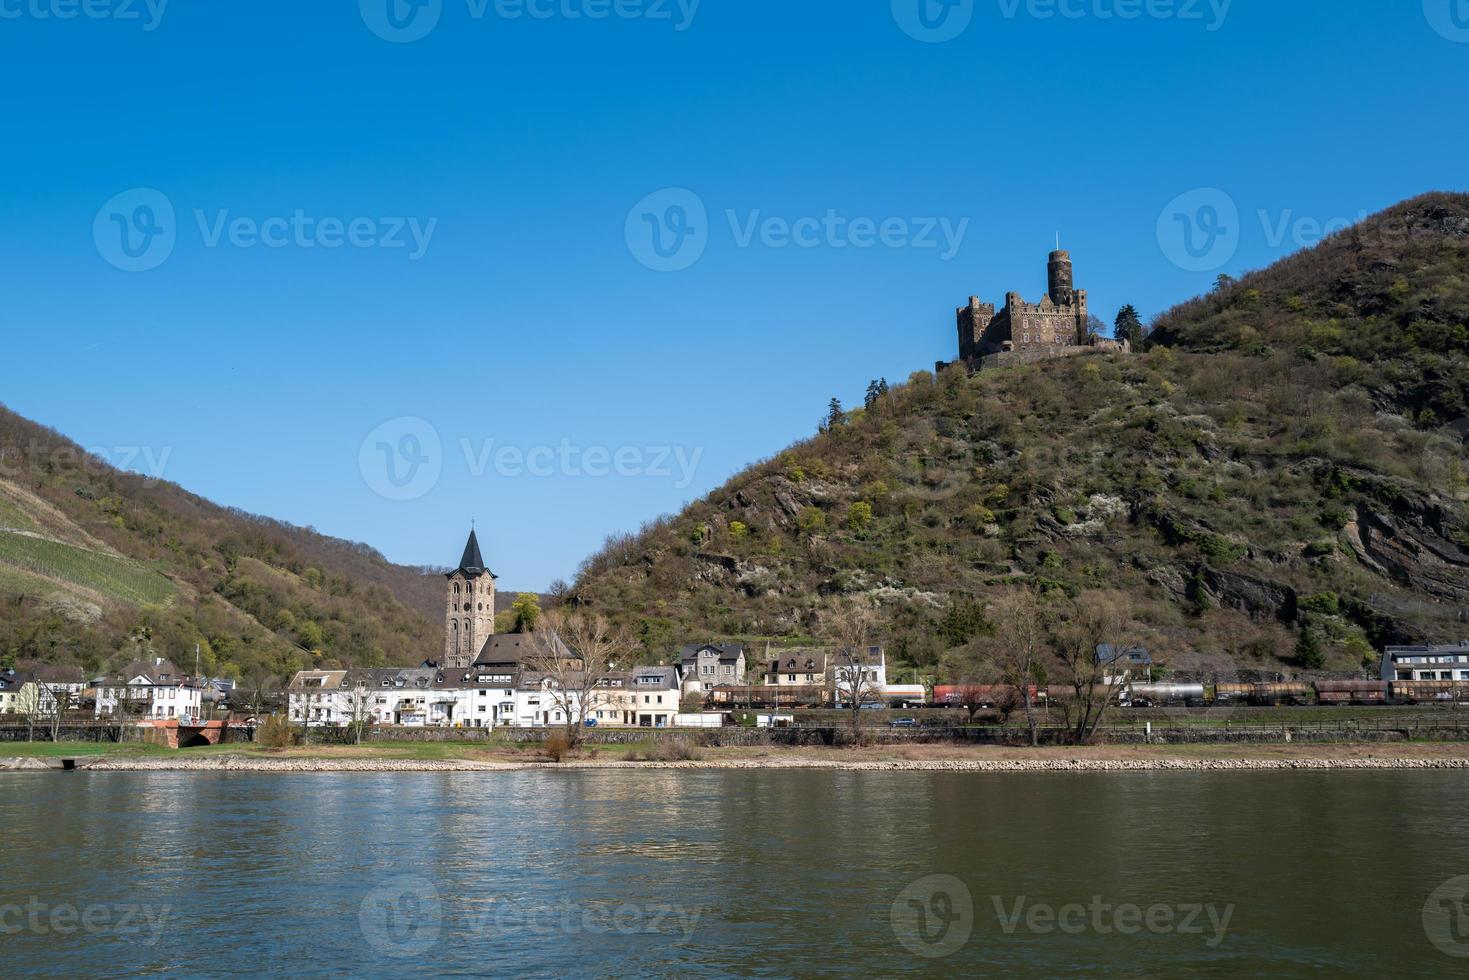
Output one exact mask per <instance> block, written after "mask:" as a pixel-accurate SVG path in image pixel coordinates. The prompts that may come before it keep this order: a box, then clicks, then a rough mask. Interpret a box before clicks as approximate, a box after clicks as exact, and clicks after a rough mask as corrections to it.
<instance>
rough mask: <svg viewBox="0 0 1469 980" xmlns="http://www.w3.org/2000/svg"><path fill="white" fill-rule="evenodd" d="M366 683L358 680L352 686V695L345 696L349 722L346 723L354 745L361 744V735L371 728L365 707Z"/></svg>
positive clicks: (370, 715) (360, 679)
mask: <svg viewBox="0 0 1469 980" xmlns="http://www.w3.org/2000/svg"><path fill="white" fill-rule="evenodd" d="M367 692H368V687H367V681H366V680H364V679H362V678H358V679H357V681H356V683H355V684H354V685H353V686H352V693H351V694H349V695H348V696H347V698H348V701H347V707H348V708H349V709H350V710H349V712H348V715H349V717H350V718H351V721H349V722H348V723H347V727H348V729H349V730H350V731H351V732H352V742H353V743H354V744H356V745H361V744H362V733H363V732H365V731H366V730H367V729H368V728H370V727H372V714H371V713H370V712H369V710H368V707H367Z"/></svg>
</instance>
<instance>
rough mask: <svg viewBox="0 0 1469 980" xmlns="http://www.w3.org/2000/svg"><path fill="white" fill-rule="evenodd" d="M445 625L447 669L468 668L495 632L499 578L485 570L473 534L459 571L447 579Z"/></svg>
mask: <svg viewBox="0 0 1469 980" xmlns="http://www.w3.org/2000/svg"><path fill="white" fill-rule="evenodd" d="M445 577H446V578H447V579H448V584H447V586H446V589H445V592H446V595H447V599H446V605H447V607H448V611H447V614H446V616H445V623H444V659H443V665H444V666H445V667H468V666H469V665H470V664H472V663H474V659H475V657H477V656H479V651H480V647H482V646H484V644H485V640H487V639H488V638H489V637H491V636H492V635H494V632H495V574H494V573H493V572H491V571H490V570H489V569H488V568H486V567H485V560H484V558H483V557H482V556H481V555H480V551H479V539H478V538H477V537H475V533H474V531H473V530H470V532H469V541H468V542H466V543H465V545H464V555H463V557H461V558H460V559H459V567H458V568H456V569H454V571H452V572H450V573H449V574H448V575H447V576H445Z"/></svg>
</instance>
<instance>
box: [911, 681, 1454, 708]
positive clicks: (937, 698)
mask: <svg viewBox="0 0 1469 980" xmlns="http://www.w3.org/2000/svg"><path fill="white" fill-rule="evenodd" d="M1109 693H1110V695H1111V696H1112V697H1113V698H1114V699H1115V700H1116V701H1117V703H1118V704H1119V705H1122V706H1124V707H1128V706H1131V707H1138V708H1146V707H1160V706H1176V705H1185V706H1188V707H1208V706H1210V705H1227V704H1250V705H1260V706H1266V707H1273V706H1278V705H1333V704H1353V705H1372V704H1435V703H1449V702H1460V701H1469V681H1362V680H1352V681H1297V682H1291V683H1274V684H1270V683H1261V684H1225V683H1219V684H1202V683H1188V682H1184V683H1157V684H1155V683H1137V684H1132V683H1129V684H1124V685H1122V686H1121V687H1118V688H1115V689H1112V690H1111V691H1110V692H1109ZM1030 694H1031V698H1032V700H1033V701H1034V702H1035V703H1037V704H1044V703H1046V702H1048V701H1059V700H1069V699H1071V698H1074V697H1075V692H1074V691H1072V689H1071V688H1069V687H1056V686H1054V685H1053V686H1050V687H1035V686H1032V687H1031V689H1030ZM1018 695H1019V692H1018V691H1017V690H1016V689H1015V688H1014V687H1012V686H1010V685H1006V684H939V685H937V686H935V687H934V689H933V702H932V703H933V705H934V706H935V707H940V708H957V707H975V708H993V707H995V706H996V704H997V703H1000V702H1003V701H1005V700H1011V701H1013V700H1016V699H1017V698H1018Z"/></svg>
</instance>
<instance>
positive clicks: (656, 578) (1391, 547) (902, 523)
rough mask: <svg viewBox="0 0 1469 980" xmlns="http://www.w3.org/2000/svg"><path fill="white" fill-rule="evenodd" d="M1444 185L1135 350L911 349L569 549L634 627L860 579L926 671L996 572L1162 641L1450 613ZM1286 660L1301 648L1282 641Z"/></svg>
mask: <svg viewBox="0 0 1469 980" xmlns="http://www.w3.org/2000/svg"><path fill="white" fill-rule="evenodd" d="M1466 325H1469V197H1466V196H1464V195H1447V194H1438V195H1429V196H1426V197H1423V198H1420V199H1417V200H1414V201H1409V202H1406V203H1405V204H1402V205H1400V206H1398V207H1396V208H1393V209H1391V210H1390V211H1387V212H1384V213H1383V214H1380V215H1378V216H1376V217H1375V218H1373V219H1371V220H1369V221H1367V222H1366V223H1364V224H1363V225H1361V226H1359V227H1357V228H1353V229H1350V230H1348V231H1346V232H1344V233H1342V234H1340V235H1337V236H1335V237H1333V238H1332V239H1330V240H1328V241H1326V242H1324V243H1322V244H1321V245H1320V246H1319V247H1317V248H1315V249H1313V250H1310V251H1308V252H1305V253H1302V254H1300V255H1296V256H1293V257H1291V258H1289V259H1287V260H1285V261H1283V262H1281V263H1279V264H1277V265H1275V266H1272V267H1271V268H1269V269H1265V270H1263V271H1260V272H1257V273H1254V274H1252V275H1250V276H1246V277H1244V278H1243V279H1241V280H1240V281H1239V282H1237V283H1231V282H1228V281H1225V282H1222V283H1221V287H1220V289H1219V290H1218V291H1216V292H1215V293H1213V294H1211V295H1209V296H1206V297H1202V298H1200V299H1197V300H1194V301H1192V302H1190V303H1187V304H1184V305H1183V306H1180V307H1178V308H1177V309H1175V310H1172V311H1170V312H1168V313H1167V314H1165V315H1163V316H1162V317H1161V318H1159V320H1158V322H1157V324H1156V330H1155V332H1154V334H1153V337H1152V340H1151V343H1150V344H1149V345H1148V349H1147V350H1146V352H1144V353H1139V354H1135V355H1132V356H1124V355H1112V356H1103V355H1092V356H1087V357H1079V358H1069V359H1062V360H1056V361H1051V362H1046V363H1041V364H1036V365H1029V366H1019V367H1014V368H1005V369H998V370H994V371H988V372H984V373H982V374H978V375H972V376H971V375H969V374H968V373H966V372H965V371H964V370H962V369H952V368H951V369H949V370H947V371H945V372H944V373H942V374H941V375H939V376H937V377H935V376H933V375H930V374H928V373H927V372H918V373H916V374H914V375H913V376H912V377H911V378H910V379H909V382H908V383H907V384H906V385H902V386H897V387H894V388H893V389H892V390H891V391H890V392H889V393H888V394H886V395H884V396H882V397H880V398H879V399H878V400H877V401H876V402H875V403H874V404H872V405H871V406H870V407H869V408H867V409H865V410H859V411H855V412H852V413H849V415H848V417H847V419H846V422H845V424H842V425H838V426H835V427H833V428H832V429H831V431H829V432H826V433H823V434H821V435H818V436H817V437H815V438H813V439H810V440H808V441H806V442H803V443H800V444H798V445H795V446H792V447H790V448H789V449H788V450H786V451H785V452H783V453H781V454H780V455H779V456H777V457H775V458H773V459H770V460H767V461H765V462H762V463H759V464H757V465H755V466H753V467H751V468H749V469H748V470H746V471H745V472H743V473H741V474H739V475H738V476H736V477H735V478H734V479H732V480H731V481H729V483H727V484H726V485H725V486H723V487H721V488H720V489H718V490H716V491H715V492H713V493H711V494H709V495H708V496H707V497H706V498H704V499H703V500H700V501H698V502H696V503H694V504H692V505H691V506H689V507H688V508H686V509H685V510H684V511H683V512H682V513H680V514H678V515H676V516H673V517H668V518H663V519H660V520H658V521H656V522H653V523H652V524H650V525H648V526H647V527H645V528H644V529H642V531H641V532H639V533H638V534H635V535H619V536H614V537H613V538H611V539H609V541H608V544H607V546H606V547H605V548H604V549H603V550H602V551H601V552H600V553H598V554H596V555H594V556H593V557H592V558H590V559H588V561H587V562H586V563H585V564H584V566H583V568H582V570H581V572H580V575H579V577H578V580H577V582H576V584H575V585H574V587H573V595H574V597H575V599H576V601H579V602H582V603H584V604H587V605H589V606H592V607H595V608H598V609H601V610H605V611H608V612H610V613H611V614H613V615H614V616H616V617H618V618H620V619H622V620H624V621H625V622H627V623H628V624H629V625H631V626H633V627H634V628H636V629H637V630H638V631H639V632H640V634H641V635H642V636H643V637H644V643H645V653H646V654H647V655H648V656H649V657H657V656H659V655H660V654H661V653H663V652H664V651H665V650H666V649H667V648H668V647H669V646H670V645H671V644H672V643H675V642H680V641H688V640H703V639H707V638H709V637H712V636H738V637H746V638H751V639H758V638H769V639H773V640H775V641H777V642H800V641H801V640H803V639H809V638H810V637H812V636H814V635H819V634H821V633H823V632H824V630H825V629H826V624H827V614H828V613H829V611H830V610H831V608H832V606H833V604H834V603H835V602H837V601H839V600H842V599H844V598H848V597H853V596H868V597H871V598H872V599H874V600H876V602H877V604H878V607H879V609H880V611H881V616H882V620H883V632H884V635H885V637H886V638H887V639H888V641H889V643H890V645H891V649H892V650H893V651H895V652H896V653H897V654H898V656H899V658H900V659H902V660H904V661H906V662H907V663H910V664H912V665H915V666H917V667H919V668H923V669H924V670H925V672H927V673H932V672H933V669H934V668H936V667H937V668H940V670H939V672H940V673H942V672H943V671H942V665H943V663H944V661H945V658H946V657H948V656H950V655H951V654H953V653H954V652H955V651H959V650H963V649H964V648H965V646H966V644H968V643H970V642H971V641H972V640H974V639H975V638H976V636H977V635H978V634H980V633H982V632H984V631H985V630H986V629H987V628H988V622H987V619H986V612H987V607H988V603H989V600H990V598H991V597H992V596H993V595H994V593H995V590H996V589H998V588H1001V587H1003V586H1007V585H1013V584H1016V583H1024V584H1028V585H1032V586H1035V587H1037V588H1038V589H1039V590H1040V591H1042V592H1044V593H1045V594H1047V595H1050V596H1062V595H1065V596H1070V597H1072V598H1074V599H1076V600H1078V601H1082V602H1085V601H1088V600H1090V599H1097V600H1106V601H1107V602H1109V603H1112V602H1114V601H1115V603H1116V604H1117V605H1118V606H1120V607H1121V608H1122V609H1124V610H1126V615H1127V616H1128V617H1129V619H1130V620H1131V623H1130V631H1129V632H1130V633H1131V634H1132V635H1133V636H1135V637H1136V638H1138V639H1141V640H1143V641H1145V642H1147V643H1149V644H1150V645H1151V646H1152V647H1153V648H1154V650H1155V652H1156V653H1158V654H1159V655H1160V656H1161V657H1162V658H1163V659H1164V660H1167V661H1169V662H1172V663H1175V664H1179V663H1185V662H1187V661H1188V660H1189V659H1190V658H1196V659H1198V658H1202V659H1204V660H1208V659H1211V658H1212V659H1213V660H1214V661H1215V662H1227V663H1230V664H1234V665H1237V666H1238V667H1239V668H1240V669H1246V668H1248V669H1256V668H1258V669H1261V670H1266V671H1269V670H1275V669H1289V668H1292V667H1299V666H1312V665H1313V664H1312V661H1313V660H1317V659H1318V658H1317V657H1316V655H1315V651H1318V650H1319V651H1321V653H1322V654H1323V656H1322V657H1321V658H1320V659H1322V660H1324V664H1322V665H1323V666H1325V667H1329V668H1335V669H1360V668H1361V667H1362V665H1363V663H1364V662H1365V661H1367V660H1368V659H1369V658H1370V657H1371V656H1372V654H1373V651H1374V650H1375V649H1378V648H1380V646H1381V645H1382V644H1383V643H1385V642H1389V641H1407V640H1445V639H1451V638H1452V639H1457V638H1459V637H1461V636H1463V635H1464V634H1469V625H1466V623H1465V621H1464V620H1465V617H1466V615H1469V550H1466V549H1469V507H1466V501H1469V482H1466V468H1469V466H1466V455H1465V443H1464V434H1465V431H1466V430H1465V428H1464V426H1465V416H1466V414H1469V409H1466V398H1469V353H1466V351H1469V340H1466V329H1469V327H1466ZM1303 660H1304V661H1305V662H1304V663H1303V662H1302V661H1303Z"/></svg>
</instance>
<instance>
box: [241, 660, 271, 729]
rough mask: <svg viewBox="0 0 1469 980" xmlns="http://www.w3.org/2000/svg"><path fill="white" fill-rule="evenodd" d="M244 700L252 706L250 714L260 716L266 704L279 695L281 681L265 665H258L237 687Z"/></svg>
mask: <svg viewBox="0 0 1469 980" xmlns="http://www.w3.org/2000/svg"><path fill="white" fill-rule="evenodd" d="M236 690H237V691H239V696H240V697H241V698H242V699H243V702H244V703H245V704H247V705H249V706H250V714H252V715H254V716H255V717H256V718H259V717H260V716H261V715H262V714H264V713H265V708H266V706H267V705H268V704H269V703H270V702H271V701H272V700H273V699H274V698H275V697H276V696H277V692H278V691H279V690H280V681H279V680H277V679H276V676H275V674H273V673H271V672H270V671H269V670H268V669H266V668H265V667H256V668H254V669H252V670H251V671H250V672H249V673H247V674H246V675H245V676H244V677H243V678H241V680H240V684H239V686H238V687H237V688H236Z"/></svg>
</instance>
